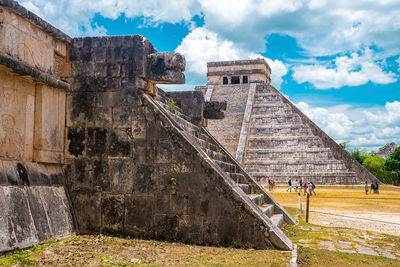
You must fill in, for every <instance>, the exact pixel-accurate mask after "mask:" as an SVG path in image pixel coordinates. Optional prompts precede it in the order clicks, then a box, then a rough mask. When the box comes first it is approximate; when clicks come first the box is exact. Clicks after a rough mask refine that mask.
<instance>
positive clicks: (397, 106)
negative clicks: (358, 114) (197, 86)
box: [364, 101, 400, 125]
mask: <svg viewBox="0 0 400 267" xmlns="http://www.w3.org/2000/svg"><path fill="white" fill-rule="evenodd" d="M364 114H365V116H366V118H367V119H368V120H369V121H371V122H373V123H375V124H377V125H394V124H397V125H400V102H398V101H394V102H387V103H386V105H385V110H384V111H380V112H370V111H364Z"/></svg>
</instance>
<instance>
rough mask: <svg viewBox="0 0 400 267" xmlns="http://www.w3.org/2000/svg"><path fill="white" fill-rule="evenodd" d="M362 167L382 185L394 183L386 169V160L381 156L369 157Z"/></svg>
mask: <svg viewBox="0 0 400 267" xmlns="http://www.w3.org/2000/svg"><path fill="white" fill-rule="evenodd" d="M362 165H363V166H364V167H365V168H366V169H367V170H369V171H370V172H371V173H372V174H373V175H374V176H375V177H376V178H378V179H379V181H381V182H382V183H385V184H387V183H392V179H391V175H390V172H388V171H387V170H386V167H385V159H384V158H382V157H380V156H367V157H366V158H365V160H364V161H363V163H362Z"/></svg>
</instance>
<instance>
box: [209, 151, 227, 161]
mask: <svg viewBox="0 0 400 267" xmlns="http://www.w3.org/2000/svg"><path fill="white" fill-rule="evenodd" d="M205 152H206V153H207V155H208V156H209V157H210V158H212V159H215V160H220V161H228V160H229V158H228V156H226V155H225V154H222V153H220V152H215V151H213V150H209V149H205Z"/></svg>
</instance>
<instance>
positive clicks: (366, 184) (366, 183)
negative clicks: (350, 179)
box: [365, 181, 369, 195]
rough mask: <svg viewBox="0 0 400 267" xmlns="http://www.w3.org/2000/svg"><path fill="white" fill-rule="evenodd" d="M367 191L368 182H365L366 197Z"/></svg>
mask: <svg viewBox="0 0 400 267" xmlns="http://www.w3.org/2000/svg"><path fill="white" fill-rule="evenodd" d="M368 190H369V187H368V182H367V181H365V194H366V195H368Z"/></svg>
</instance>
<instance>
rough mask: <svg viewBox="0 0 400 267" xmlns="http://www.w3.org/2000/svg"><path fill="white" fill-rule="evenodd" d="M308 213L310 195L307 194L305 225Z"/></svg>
mask: <svg viewBox="0 0 400 267" xmlns="http://www.w3.org/2000/svg"><path fill="white" fill-rule="evenodd" d="M309 211H310V194H309V193H307V206H306V223H308V213H309Z"/></svg>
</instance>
